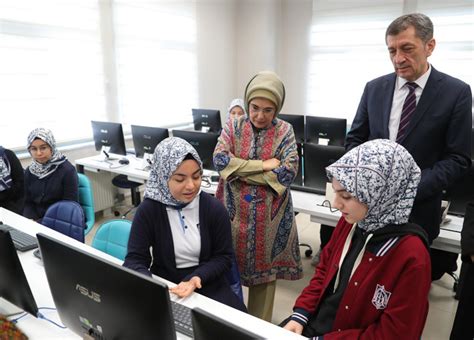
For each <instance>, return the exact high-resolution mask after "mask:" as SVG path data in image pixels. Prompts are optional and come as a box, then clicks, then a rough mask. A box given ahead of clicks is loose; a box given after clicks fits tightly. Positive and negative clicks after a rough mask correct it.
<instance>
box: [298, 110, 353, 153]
mask: <svg viewBox="0 0 474 340" xmlns="http://www.w3.org/2000/svg"><path fill="white" fill-rule="evenodd" d="M346 130H347V121H346V119H342V118H328V117H314V116H306V142H308V143H315V144H323V143H320V141H319V139H320V138H324V139H327V140H329V141H328V145H337V146H343V145H344V140H345V139H346Z"/></svg>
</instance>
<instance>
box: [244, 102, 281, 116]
mask: <svg viewBox="0 0 474 340" xmlns="http://www.w3.org/2000/svg"><path fill="white" fill-rule="evenodd" d="M259 112H262V113H263V114H264V115H265V116H270V115H274V114H275V109H274V108H273V107H258V106H257V105H255V104H250V113H252V114H257V113H259Z"/></svg>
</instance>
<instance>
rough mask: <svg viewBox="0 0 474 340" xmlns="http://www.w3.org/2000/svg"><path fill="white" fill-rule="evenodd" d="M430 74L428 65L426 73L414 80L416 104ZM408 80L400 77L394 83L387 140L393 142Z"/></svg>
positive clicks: (395, 138)
mask: <svg viewBox="0 0 474 340" xmlns="http://www.w3.org/2000/svg"><path fill="white" fill-rule="evenodd" d="M430 74H431V65H429V64H428V71H426V72H425V74H423V75H422V76H421V77H420V78H418V79H417V80H415V81H414V82H413V83H416V85H418V87H417V88H416V89H415V96H416V104H417V105H418V101H419V100H420V97H421V94H422V93H423V89H424V88H425V86H426V82H427V81H428V78H429V76H430ZM407 82H408V80H406V79H403V78H401V77H397V80H396V82H395V90H394V92H393V100H392V110H391V111H390V120H389V122H388V133H389V139H390V140H391V141H393V142H395V141H396V140H397V134H398V127H399V125H400V118H401V116H402V109H403V103H404V102H405V98H406V97H407V95H408V86H404V85H405V84H406V83H407Z"/></svg>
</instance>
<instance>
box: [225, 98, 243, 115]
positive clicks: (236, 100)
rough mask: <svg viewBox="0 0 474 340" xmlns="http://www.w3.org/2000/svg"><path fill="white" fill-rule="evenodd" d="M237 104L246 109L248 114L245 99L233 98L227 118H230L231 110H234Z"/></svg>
mask: <svg viewBox="0 0 474 340" xmlns="http://www.w3.org/2000/svg"><path fill="white" fill-rule="evenodd" d="M236 106H239V107H240V108H241V109H242V111H244V115H246V114H247V111H245V103H244V100H243V99H241V98H235V99H233V100H232V101H231V102H230V105H229V107H228V108H227V119H229V118H230V111H232V109H233V108H234V107H236Z"/></svg>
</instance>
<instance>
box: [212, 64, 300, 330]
mask: <svg viewBox="0 0 474 340" xmlns="http://www.w3.org/2000/svg"><path fill="white" fill-rule="evenodd" d="M284 99H285V88H284V85H283V83H282V81H281V80H280V79H279V78H278V76H277V75H276V74H275V73H273V72H268V71H263V72H260V73H258V74H257V75H256V76H254V77H253V78H252V79H251V80H250V82H249V83H248V85H247V87H246V90H245V106H246V110H247V113H248V114H247V115H244V116H241V117H238V118H236V119H230V120H229V121H228V122H227V125H226V126H225V128H224V129H223V131H222V133H221V135H220V137H219V140H218V143H217V146H216V149H215V151H214V165H215V167H216V169H217V170H218V171H219V173H220V175H221V180H220V182H219V186H218V189H217V193H216V196H217V198H219V199H220V200H221V201H222V202H223V203H224V205H225V206H226V207H227V209H228V211H229V214H230V218H231V222H232V236H233V242H234V249H235V252H236V256H237V262H238V265H239V270H240V275H241V279H242V282H243V284H244V285H246V286H248V287H249V301H248V310H249V313H250V314H252V315H254V316H257V317H259V318H262V319H264V320H267V321H271V317H272V310H273V300H274V296H275V281H276V280H277V279H286V280H298V279H300V278H301V277H302V265H301V258H300V252H299V248H298V235H297V231H296V225H295V219H294V213H293V204H292V200H291V192H290V185H291V183H292V182H293V180H294V179H295V176H296V173H297V171H298V153H297V149H296V141H295V135H294V133H293V128H292V126H291V125H290V124H288V123H286V122H284V121H282V120H280V119H278V118H277V115H278V113H279V112H280V109H281V107H282V106H283V102H284Z"/></svg>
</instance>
